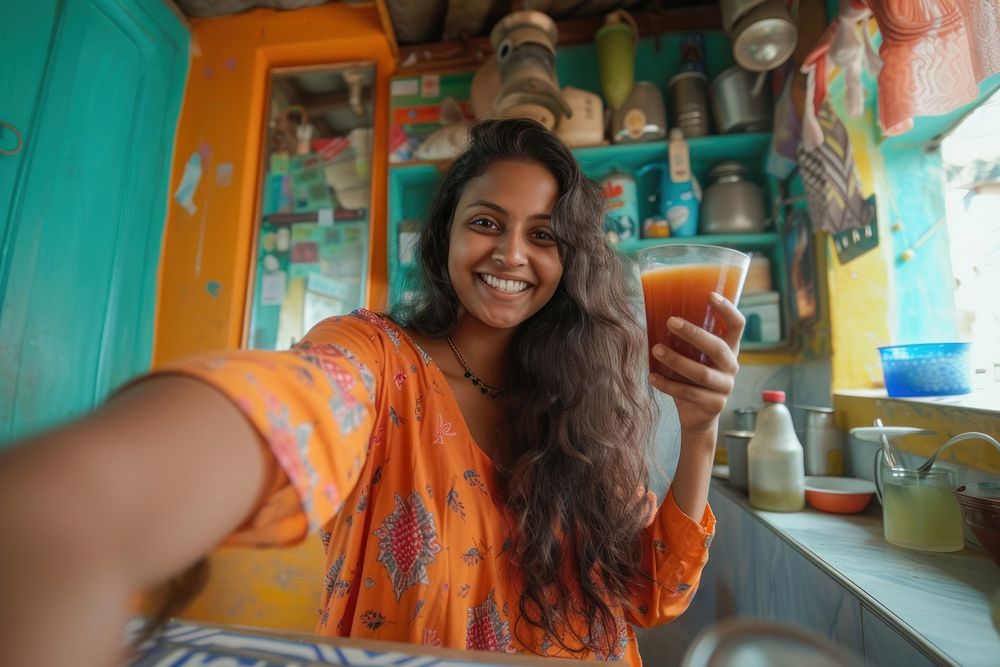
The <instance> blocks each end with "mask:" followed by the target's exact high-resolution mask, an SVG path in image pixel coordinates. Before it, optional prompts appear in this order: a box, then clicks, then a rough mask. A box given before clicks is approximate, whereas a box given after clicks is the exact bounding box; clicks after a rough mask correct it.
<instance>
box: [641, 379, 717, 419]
mask: <svg viewBox="0 0 1000 667" xmlns="http://www.w3.org/2000/svg"><path fill="white" fill-rule="evenodd" d="M649 382H650V384H652V385H653V386H654V387H656V388H657V389H659V390H660V391H662V392H663V393H665V394H667V395H668V396H670V397H672V398H673V399H674V400H675V401H682V402H684V403H693V404H695V405H697V406H699V407H700V408H701V409H702V410H704V411H705V412H706V413H711V414H718V413H720V412H722V410H723V409H724V408H725V407H726V399H727V398H728V397H729V394H728V393H720V392H717V391H713V390H712V389H707V388H705V387H699V386H698V385H693V384H687V383H686V382H678V381H677V380H670V379H668V378H665V377H663V376H662V375H660V374H659V373H650V374H649Z"/></svg>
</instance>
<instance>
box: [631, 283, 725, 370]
mask: <svg viewBox="0 0 1000 667" xmlns="http://www.w3.org/2000/svg"><path fill="white" fill-rule="evenodd" d="M744 271H745V267H739V266H731V265H726V264H681V265H676V266H664V267H658V268H653V269H649V270H646V271H643V272H642V275H641V278H642V294H643V297H644V301H645V303H646V333H647V335H648V338H649V349H650V355H649V369H650V370H651V371H653V372H656V373H659V374H660V375H663V376H664V377H668V378H673V379H676V380H682V381H685V379H684V378H682V377H679V376H678V375H676V374H675V373H673V372H671V371H670V370H669V369H667V367H666V366H664V365H663V364H661V363H660V362H659V361H657V360H656V359H655V358H654V357H653V354H652V349H653V346H654V345H656V344H657V343H663V344H664V345H666V346H667V347H669V348H671V349H674V350H677V351H678V352H680V353H681V354H683V355H684V356H686V357H688V358H689V359H694V360H695V361H699V362H701V363H703V364H707V365H709V366H711V365H712V362H711V360H710V359H709V358H708V356H707V355H705V354H704V353H703V352H701V351H700V350H698V349H697V348H696V347H694V346H693V345H691V344H690V343H688V342H687V341H683V340H681V339H680V338H677V337H676V336H674V335H673V334H672V333H671V332H670V330H669V329H667V320H668V319H670V317H671V316H674V315H676V316H678V317H681V318H684V319H685V320H687V321H688V322H692V323H694V324H696V325H698V326H699V327H701V328H703V329H707V330H708V331H710V332H712V333H713V334H715V335H717V336H720V337H724V336H725V335H726V323H725V321H724V320H723V319H722V318H721V317H719V316H718V314H717V313H716V312H715V310H714V309H713V308H712V307H711V306H710V305H709V301H708V297H709V295H710V294H711V293H712V292H718V293H719V294H721V295H722V296H724V297H726V298H727V299H729V300H730V301H732V302H733V303H736V300H737V299H738V298H739V291H740V289H741V287H742V282H743V273H744Z"/></svg>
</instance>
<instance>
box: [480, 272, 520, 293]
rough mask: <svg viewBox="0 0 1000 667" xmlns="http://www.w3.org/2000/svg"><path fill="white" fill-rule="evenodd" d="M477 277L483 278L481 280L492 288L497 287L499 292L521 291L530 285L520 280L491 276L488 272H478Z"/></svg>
mask: <svg viewBox="0 0 1000 667" xmlns="http://www.w3.org/2000/svg"><path fill="white" fill-rule="evenodd" d="M479 277H480V278H482V279H483V282H484V283H486V284H487V285H489V286H490V287H492V288H494V289H498V290H500V291H501V292H511V293H516V292H523V291H524V290H526V289H528V287H530V285H528V283H525V282H521V281H520V280H501V279H500V278H497V277H496V276H491V275H490V274H488V273H480V274H479Z"/></svg>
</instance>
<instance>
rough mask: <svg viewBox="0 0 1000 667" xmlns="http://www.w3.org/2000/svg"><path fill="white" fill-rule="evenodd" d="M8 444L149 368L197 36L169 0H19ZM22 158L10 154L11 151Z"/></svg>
mask: <svg viewBox="0 0 1000 667" xmlns="http://www.w3.org/2000/svg"><path fill="white" fill-rule="evenodd" d="M2 14H3V18H2V19H0V122H3V123H8V124H9V126H0V151H2V150H3V149H7V148H11V146H12V145H13V143H14V140H15V137H14V136H13V135H14V130H12V129H11V126H13V127H15V128H17V131H18V132H19V134H20V135H21V139H22V140H23V148H22V150H21V151H20V152H19V153H17V154H16V155H8V154H4V153H0V442H6V441H8V440H10V439H11V438H14V437H17V436H20V435H23V434H25V433H27V432H30V431H34V430H37V429H39V428H41V427H45V426H49V425H51V424H53V423H57V422H60V421H64V420H66V419H68V418H70V417H73V416H75V415H78V414H79V413H81V412H83V411H86V410H88V409H90V408H92V407H94V406H95V405H96V404H97V403H98V402H100V401H101V400H102V399H103V398H104V397H105V396H106V395H107V394H108V392H109V391H111V390H112V389H114V388H115V387H116V386H118V385H120V384H121V383H122V382H123V381H124V380H126V379H127V378H129V377H130V376H132V375H134V374H136V373H137V372H140V371H143V370H145V369H147V368H148V367H149V363H150V358H151V350H152V336H153V316H154V309H155V300H156V277H157V268H158V264H159V258H160V246H161V242H162V235H163V225H164V220H165V214H166V205H167V197H168V192H167V189H168V179H169V176H170V163H171V153H172V145H173V137H174V132H175V129H176V124H177V115H178V112H179V110H180V102H181V97H182V94H183V87H184V81H185V77H186V74H187V68H188V39H189V36H188V33H187V29H186V27H185V26H184V24H183V22H182V21H181V20H180V19H179V18H178V17H177V16H175V15H174V14H173V13H172V12H171V11H170V10H169V9H168V8H167V7H166V6H165V4H164V3H162V2H161V1H160V0H61V1H59V0H32V2H6V3H4V9H3V11H2ZM8 152H10V151H8Z"/></svg>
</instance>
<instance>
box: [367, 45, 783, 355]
mask: <svg viewBox="0 0 1000 667" xmlns="http://www.w3.org/2000/svg"><path fill="white" fill-rule="evenodd" d="M693 39H694V41H695V42H696V43H697V44H700V45H701V46H702V47H703V50H704V57H703V59H702V62H703V66H704V74H705V77H704V78H705V82H706V86H708V85H709V84H708V82H710V81H712V80H714V79H715V78H717V77H719V76H720V75H721V74H723V73H724V72H728V71H731V70H732V66H733V62H732V55H731V49H730V44H729V41H728V39H726V37H725V35H723V34H722V33H721V32H706V33H699V34H698V35H695V36H694V37H693V36H692V35H691V34H686V33H664V34H660V35H657V36H649V37H645V38H643V39H641V40H639V41H638V43H637V48H636V63H635V79H636V81H637V82H648V85H645V88H646V89H647V91H648V90H658V91H659V95H660V97H661V100H662V101H663V102H664V108H665V109H671V112H670V115H669V118H670V121H669V124H671V125H673V124H675V123H674V120H675V117H674V113H673V111H672V107H671V105H670V93H671V91H672V90H673V91H675V92H676V88H672V87H671V85H670V81H671V79H672V78H674V75H675V74H677V73H678V70H679V68H680V67H681V64H682V51H684V50H685V49H689V48H690V44H691V43H692V41H693ZM599 69H600V68H599V66H598V55H597V49H596V47H595V45H594V44H579V45H573V46H565V47H561V48H559V49H557V51H556V70H557V73H558V78H559V85H560V86H564V88H563V90H566V87H572V88H576V89H580V90H584V91H589V93H592V94H595V95H599V94H600V92H601V82H600V80H599V74H598V72H599ZM474 74H475V72H474V71H469V72H449V73H441V74H426V73H424V74H419V75H407V74H405V73H403V74H400V75H398V76H396V77H395V78H394V79H393V80H392V83H391V90H390V92H391V99H390V123H391V124H392V128H391V131H390V156H389V170H388V229H387V230H386V231H387V234H386V237H387V246H388V247H387V250H388V270H389V275H388V278H389V301H390V303H397V302H399V301H400V300H405V299H407V298H409V297H410V296H412V293H411V290H412V289H413V288H414V287H413V285H414V281H413V278H414V275H415V273H414V272H415V270H416V266H417V258H418V255H417V249H416V245H415V244H416V241H417V237H418V232H419V228H420V221H421V220H422V219H423V218H424V215H425V214H426V213H427V211H428V209H429V206H430V204H431V199H432V197H433V196H434V192H435V188H436V186H437V183H438V180H439V178H440V174H441V170H442V169H443V168H444V166H445V164H446V162H445V161H434V160H427V159H420V158H421V157H426V155H427V154H428V152H427V151H424V152H423V153H421V151H420V149H419V144H420V140H421V139H424V138H426V137H428V136H430V132H431V129H432V128H440V127H442V123H440V122H436V121H438V120H439V116H442V115H443V114H444V111H443V109H444V108H445V106H446V105H450V107H451V108H450V109H449V111H448V113H449V114H450V117H451V118H452V119H453V118H454V113H455V111H456V109H460V110H462V112H463V113H466V114H467V115H466V120H467V119H468V118H471V117H472V114H471V112H470V110H471V103H468V102H467V100H468V99H469V95H470V91H471V81H472V77H473V76H474ZM706 113H707V111H706ZM609 115H610V114H609ZM442 117H443V116H442ZM666 117H667V116H666V114H664V116H663V118H662V119H661V120H660V125H661V126H663V127H661V129H662V132H658V133H657V134H655V135H652V136H650V135H644V136H643V137H641V139H640V140H630V139H625V140H622V138H621V135H620V133H619V135H617V136H616V137H614V138H615V139H616V140H617V141H616V142H612V141H609V139H608V136H609V135H608V133H607V132H605V135H604V139H603V143H601V144H598V145H588V146H578V147H575V148H573V153H574V154H575V155H576V157H577V159H578V160H579V162H580V165H581V167H582V169H583V171H584V173H585V174H586V175H587V176H588V177H590V178H592V179H594V180H595V181H598V182H600V183H601V185H602V188H604V190H605V196H606V201H610V199H609V197H612V196H614V195H613V194H612V193H613V192H615V191H618V190H616V188H617V185H616V182H615V180H614V179H616V178H621V179H624V181H625V182H626V187H627V188H631V189H632V191H633V194H632V195H631V196H632V203H631V205H632V206H634V207H635V210H636V212H637V220H634V221H633V223H632V225H631V226H630V227H629V228H627V229H625V230H621V229H617V230H612V228H611V227H610V226H609V224H608V220H607V219H606V225H605V229H606V231H607V232H608V236H609V239H610V240H611V242H612V243H613V244H614V245H615V246H616V247H617V249H618V250H619V251H620V252H621V253H622V255H623V257H624V258H625V259H626V262H627V263H633V264H634V260H635V257H636V254H637V253H638V252H639V251H640V250H642V249H643V248H646V247H650V246H655V245H659V244H665V243H666V244H674V243H699V244H708V245H720V246H725V247H730V248H734V249H737V250H741V251H743V252H748V253H752V257H754V259H755V262H756V263H757V264H758V266H757V267H756V268H757V270H756V271H755V270H754V269H753V268H752V269H751V272H752V273H753V274H754V275H755V278H756V279H762V280H760V281H758V282H755V283H754V284H753V285H751V283H750V282H749V281H748V284H747V292H745V294H747V298H745V299H744V301H747V302H748V303H752V302H759V304H760V306H759V307H758V308H757V309H756V310H754V309H753V308H754V306H751V307H750V308H751V310H750V311H747V310H744V314H745V315H747V317H748V320H750V319H751V317H753V318H757V319H760V318H764V319H766V320H768V322H767V323H766V326H763V327H761V326H757V327H751V328H750V329H748V335H745V337H744V344H743V349H744V350H753V351H758V350H760V351H763V350H773V349H777V348H781V347H783V346H785V345H787V342H788V339H789V328H790V327H789V324H788V319H789V318H788V317H787V315H786V313H788V312H789V309H788V305H789V303H788V302H789V296H788V294H789V290H788V284H789V279H788V275H787V274H788V271H787V262H786V255H787V252H786V239H785V235H784V222H785V220H784V212H785V207H784V204H783V202H784V199H785V195H784V190H785V188H784V184H783V183H782V182H780V181H779V180H777V179H776V178H774V177H773V176H770V175H768V174H767V172H766V168H765V167H766V165H767V161H768V155H769V153H770V149H771V139H772V137H771V134H770V132H766V131H757V130H763V129H769V128H770V116H768V118H767V123H766V127H761V126H760V124H758V126H756V127H746V128H743V129H746V130H754V131H743V132H740V131H733V132H730V133H725V134H723V133H715V134H707V135H704V136H689V137H687V138H686V139H685V141H686V144H687V150H688V153H689V156H690V171H691V174H692V176H693V178H694V182H695V183H696V185H694V189H695V190H697V189H698V188H699V187H700V190H701V193H702V197H704V192H705V191H706V189H708V188H710V187H714V185H715V184H716V183H718V182H720V181H721V182H727V180H726V178H725V177H726V175H725V174H723V178H720V172H719V169H718V168H720V167H722V166H724V165H730V166H732V165H735V166H736V169H738V170H739V174H738V176H737V177H736V178H732V177H728V182H732V181H734V180H742V181H743V182H746V183H749V184H752V185H754V186H756V188H754V189H755V190H756V191H758V192H759V193H760V200H761V201H760V211H761V213H760V217H761V218H762V219H761V220H759V223H760V224H758V225H756V227H755V228H754V229H729V230H723V229H718V227H719V226H718V225H716V228H715V229H713V227H712V224H706V222H707V221H706V220H705V219H704V215H703V216H702V220H701V221H700V223H699V224H698V225H697V230H692V229H691V226H690V225H689V226H688V229H687V230H686V231H685V232H683V234H681V233H678V230H676V229H673V231H672V232H670V231H667V228H668V227H670V228H673V226H674V225H673V223H669V224H668V220H667V219H665V218H666V217H667V216H666V215H665V213H664V211H665V209H666V208H667V207H666V206H665V205H664V204H663V203H662V202H660V200H659V198H660V197H663V196H665V194H664V192H663V186H662V183H663V180H664V177H663V175H662V172H663V169H657V168H655V167H653V166H651V165H662V166H663V167H664V168H666V166H667V163H668V153H669V151H670V150H671V145H672V143H671V142H670V141H668V140H667V138H666V135H667V127H666V125H667V124H668V123H667V122H666ZM451 122H454V120H452V121H451ZM705 122H706V123H707V120H705ZM716 125H717V124H716ZM714 130H715V131H716V132H718V126H716V127H715V128H714ZM693 134H696V133H693ZM393 137H395V140H394V139H393ZM394 147H395V148H394ZM721 199H723V197H717V198H716V203H718V202H719V201H720V200H721ZM705 208H706V207H705V206H704V201H703V203H702V209H703V213H704V212H705ZM607 210H608V209H606V211H607ZM714 210H717V209H714ZM695 216H697V213H695ZM657 222H659V223H660V227H659V229H658V230H654V229H653V226H655V224H656V223H657ZM650 223H653V224H652V225H651V224H650ZM710 230H711V231H716V232H718V233H706V232H707V231H710ZM622 231H624V233H619V232H622ZM668 234H669V235H668ZM636 278H637V274H636ZM748 292H757V293H755V294H753V295H752V296H751V295H750V294H748ZM742 307H743V304H742V303H741V308H742ZM755 336H756V338H755Z"/></svg>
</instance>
